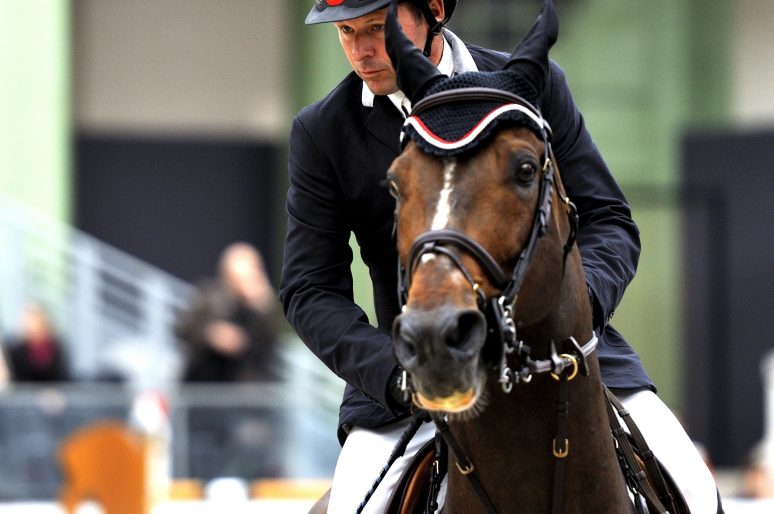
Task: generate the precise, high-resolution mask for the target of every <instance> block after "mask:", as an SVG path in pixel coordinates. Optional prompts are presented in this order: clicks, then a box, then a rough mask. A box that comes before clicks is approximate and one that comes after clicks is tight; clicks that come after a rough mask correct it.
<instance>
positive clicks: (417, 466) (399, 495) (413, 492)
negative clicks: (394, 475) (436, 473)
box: [384, 440, 436, 514]
mask: <svg viewBox="0 0 774 514" xmlns="http://www.w3.org/2000/svg"><path fill="white" fill-rule="evenodd" d="M435 452H436V451H435V442H434V441H433V440H430V441H428V442H427V443H425V444H424V445H423V446H422V447H421V448H420V449H419V451H418V452H417V454H416V455H415V456H414V458H413V459H412V460H411V462H410V463H409V465H408V466H407V467H406V469H405V470H404V471H403V475H401V477H400V480H399V481H398V484H397V485H396V486H395V489H394V490H393V492H392V495H391V496H390V500H389V501H388V502H387V509H386V510H385V511H384V512H385V514H424V513H425V511H426V509H427V502H428V499H429V497H430V488H431V477H432V475H433V466H434V464H435Z"/></svg>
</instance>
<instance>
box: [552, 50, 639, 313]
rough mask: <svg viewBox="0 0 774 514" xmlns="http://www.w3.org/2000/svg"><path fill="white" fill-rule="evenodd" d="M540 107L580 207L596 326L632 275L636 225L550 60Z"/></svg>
mask: <svg viewBox="0 0 774 514" xmlns="http://www.w3.org/2000/svg"><path fill="white" fill-rule="evenodd" d="M541 104H542V105H541V108H542V110H543V113H544V115H545V116H546V118H547V121H548V122H549V124H550V125H551V128H552V129H553V130H554V136H553V150H554V155H555V156H556V161H557V165H558V168H559V173H560V175H561V177H562V180H563V182H564V184H565V186H566V188H567V193H568V195H569V196H570V199H571V200H572V201H573V202H574V203H575V205H576V206H577V207H578V213H579V215H580V228H579V232H578V247H579V248H580V252H581V256H582V258H583V268H584V272H585V274H586V283H587V284H588V286H589V288H590V291H591V295H592V301H593V306H594V326H595V327H600V326H602V325H604V324H607V322H608V321H609V319H610V317H611V316H612V315H613V311H614V310H615V308H616V307H617V306H618V303H619V302H620V301H621V298H622V297H623V294H624V291H625V289H626V287H627V286H628V285H629V283H630V282H631V280H632V279H633V278H634V274H635V271H636V270H637V262H638V260H639V255H640V239H639V231H638V230H637V226H636V225H635V223H634V221H633V220H632V217H631V209H630V208H629V204H628V202H627V201H626V198H625V197H624V195H623V193H622V192H621V189H620V187H619V186H618V184H617V183H616V181H615V179H614V178H613V175H612V174H611V173H610V170H609V169H608V167H607V165H606V164H605V161H604V160H603V159H602V156H601V154H600V152H599V150H598V149H597V147H596V145H595V144H594V142H593V141H592V139H591V135H590V134H589V132H588V130H587V129H586V125H585V123H584V121H583V116H582V115H581V113H580V111H579V110H578V108H577V106H576V105H575V102H574V100H573V98H572V95H571V93H570V90H569V88H568V86H567V82H566V79H565V76H564V72H563V71H562V70H561V69H560V68H559V66H558V65H556V63H554V62H552V63H551V77H550V81H549V87H548V89H547V91H546V93H545V94H544V95H543V98H542V99H541Z"/></svg>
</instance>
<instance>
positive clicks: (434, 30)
mask: <svg viewBox="0 0 774 514" xmlns="http://www.w3.org/2000/svg"><path fill="white" fill-rule="evenodd" d="M416 5H417V7H419V10H420V11H422V15H423V16H424V17H425V20H426V21H427V25H428V26H429V27H430V29H429V30H428V31H427V40H426V41H425V48H424V50H422V53H424V54H425V57H427V58H429V57H430V51H431V50H432V48H433V40H434V39H435V36H437V35H439V34H440V33H441V29H442V28H443V20H441V21H438V20H436V19H435V14H433V11H432V9H430V4H428V3H427V2H426V1H420V2H416Z"/></svg>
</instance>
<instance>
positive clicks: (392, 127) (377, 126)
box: [362, 29, 478, 155]
mask: <svg viewBox="0 0 774 514" xmlns="http://www.w3.org/2000/svg"><path fill="white" fill-rule="evenodd" d="M443 36H444V56H442V57H441V63H440V65H439V69H440V70H441V72H442V73H448V74H458V73H464V72H466V71H478V66H476V63H475V62H474V61H473V56H472V55H471V54H470V52H469V51H468V49H467V47H465V43H463V42H462V40H461V39H460V38H458V37H457V36H456V35H455V34H454V33H453V32H452V31H450V30H448V29H443ZM447 54H448V55H447ZM449 56H450V57H451V59H449ZM445 63H446V64H445ZM449 64H451V66H449ZM443 67H445V68H446V69H442V68H443ZM398 93H400V97H396V98H395V99H393V98H391V97H392V96H393V95H397V94H398ZM393 95H388V96H386V97H379V98H377V97H376V96H375V95H374V94H373V93H372V92H371V91H370V90H369V89H368V87H367V86H366V85H365V82H364V83H363V92H362V103H363V106H364V107H367V108H368V111H370V112H369V113H368V114H367V121H366V127H367V128H368V131H369V132H370V133H371V134H372V135H373V136H374V137H375V138H376V139H378V140H379V141H381V142H382V143H384V144H385V145H387V147H389V148H390V149H391V150H392V151H393V152H394V153H395V155H397V154H398V153H400V129H401V126H402V124H403V120H404V118H405V115H404V113H403V111H402V109H401V108H400V105H401V101H402V100H403V97H404V96H405V95H403V92H401V91H398V92H396V93H393ZM396 100H397V103H396ZM374 107H376V108H374ZM408 109H409V110H410V105H409V106H408Z"/></svg>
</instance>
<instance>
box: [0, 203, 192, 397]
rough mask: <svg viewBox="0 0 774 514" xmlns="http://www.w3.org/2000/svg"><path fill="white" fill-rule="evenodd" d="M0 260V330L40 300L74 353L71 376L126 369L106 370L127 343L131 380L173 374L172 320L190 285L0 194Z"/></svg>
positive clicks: (122, 358)
mask: <svg viewBox="0 0 774 514" xmlns="http://www.w3.org/2000/svg"><path fill="white" fill-rule="evenodd" d="M0 263H2V265H0V329H2V331H3V332H5V333H8V332H13V331H14V330H15V329H16V328H17V327H15V323H16V322H17V321H18V319H19V316H20V313H21V310H22V309H23V307H24V305H25V304H26V303H27V302H28V301H31V300H34V301H38V302H41V303H42V304H43V305H44V306H45V307H46V309H47V310H48V311H49V312H50V314H51V316H52V318H53V321H54V324H55V328H56V330H57V332H58V333H59V334H60V335H61V336H62V337H63V339H64V341H65V344H68V345H69V347H70V348H69V350H70V351H69V352H68V353H70V354H71V355H77V359H72V362H71V367H72V372H73V374H74V376H75V377H76V379H83V380H89V379H94V378H98V376H99V375H100V374H101V373H104V372H108V373H120V372H126V371H127V370H126V369H123V370H120V369H112V368H115V367H117V366H122V365H125V364H127V362H126V352H123V351H122V349H123V348H125V347H127V346H129V345H131V348H132V350H131V354H132V355H133V356H134V357H135V358H143V356H144V358H145V362H143V363H142V364H143V365H144V373H143V375H142V376H143V378H139V377H134V378H135V379H137V380H148V381H156V382H158V381H164V380H169V379H170V378H171V377H170V376H168V375H170V374H174V373H175V372H176V369H177V366H178V365H179V362H178V360H179V359H177V357H176V355H177V352H176V350H175V339H174V335H173V332H172V325H173V323H174V320H175V317H176V315H177V312H178V311H179V309H180V308H182V307H183V306H184V305H185V303H186V302H187V301H188V299H189V297H190V295H191V294H192V292H193V287H192V286H191V285H190V284H188V283H186V282H184V281H182V280H179V279H177V278H176V277H174V276H173V275H170V274H169V273H166V272H164V271H163V270H160V269H158V268H156V267H154V266H151V265H149V264H147V263H145V262H143V261H141V260H140V259H137V258H135V257H133V256H131V255H129V254H127V253H125V252H122V251H120V250H118V249H116V248H114V247H111V246H109V245H107V244H105V243H103V242H101V241H99V240H97V239H96V238H94V237H92V236H90V235H88V234H86V233H84V232H82V231H79V230H77V229H74V228H72V227H70V226H68V225H66V224H63V223H60V222H56V221H54V220H51V219H49V218H46V217H45V216H42V215H41V214H39V213H37V212H35V211H33V210H31V209H29V208H28V207H26V206H25V205H23V204H21V203H19V202H17V201H15V200H13V199H11V198H8V197H6V196H2V195H0ZM76 350H77V351H76ZM129 365H131V363H129Z"/></svg>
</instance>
